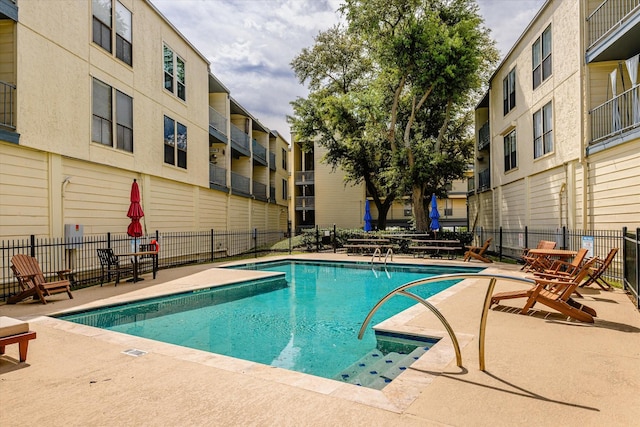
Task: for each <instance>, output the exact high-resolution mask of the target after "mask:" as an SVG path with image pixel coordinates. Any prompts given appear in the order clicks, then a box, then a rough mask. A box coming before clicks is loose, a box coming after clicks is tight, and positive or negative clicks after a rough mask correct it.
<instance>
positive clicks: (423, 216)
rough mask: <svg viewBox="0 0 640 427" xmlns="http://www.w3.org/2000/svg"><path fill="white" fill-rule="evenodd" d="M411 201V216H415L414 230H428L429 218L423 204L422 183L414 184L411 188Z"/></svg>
mask: <svg viewBox="0 0 640 427" xmlns="http://www.w3.org/2000/svg"><path fill="white" fill-rule="evenodd" d="M411 202H412V203H413V216H414V218H415V221H416V222H415V224H416V230H418V231H421V232H427V231H429V219H428V218H427V210H426V209H425V204H424V189H423V188H422V185H414V186H413V188H412V190H411Z"/></svg>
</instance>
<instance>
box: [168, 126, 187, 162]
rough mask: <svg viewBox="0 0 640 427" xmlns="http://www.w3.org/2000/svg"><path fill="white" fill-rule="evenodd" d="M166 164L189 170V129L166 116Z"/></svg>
mask: <svg viewBox="0 0 640 427" xmlns="http://www.w3.org/2000/svg"><path fill="white" fill-rule="evenodd" d="M164 162H165V163H167V164H169V165H173V166H178V167H179V168H183V169H186V168H187V127H186V126H185V125H183V124H182V123H180V122H178V121H176V120H174V119H172V118H171V117H168V116H164Z"/></svg>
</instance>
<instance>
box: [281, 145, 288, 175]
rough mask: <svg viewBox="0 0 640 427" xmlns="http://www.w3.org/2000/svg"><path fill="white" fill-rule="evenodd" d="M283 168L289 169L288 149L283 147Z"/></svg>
mask: <svg viewBox="0 0 640 427" xmlns="http://www.w3.org/2000/svg"><path fill="white" fill-rule="evenodd" d="M282 169H284V170H287V150H285V149H284V148H283V149H282Z"/></svg>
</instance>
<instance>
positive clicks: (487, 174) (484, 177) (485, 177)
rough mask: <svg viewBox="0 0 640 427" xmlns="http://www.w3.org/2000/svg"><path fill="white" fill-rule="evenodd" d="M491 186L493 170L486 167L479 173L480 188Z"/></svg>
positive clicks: (484, 188) (486, 188)
mask: <svg viewBox="0 0 640 427" xmlns="http://www.w3.org/2000/svg"><path fill="white" fill-rule="evenodd" d="M489 188H491V170H490V169H488V168H487V169H485V170H483V171H480V173H478V190H481V191H482V190H488V189H489Z"/></svg>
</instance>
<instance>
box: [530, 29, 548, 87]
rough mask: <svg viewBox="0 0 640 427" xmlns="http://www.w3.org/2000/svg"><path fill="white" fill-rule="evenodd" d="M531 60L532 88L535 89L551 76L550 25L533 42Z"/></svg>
mask: <svg viewBox="0 0 640 427" xmlns="http://www.w3.org/2000/svg"><path fill="white" fill-rule="evenodd" d="M531 62H532V63H533V88H534V89H535V88H537V87H538V86H540V84H541V83H542V82H543V81H545V80H546V79H547V78H548V77H549V76H551V72H552V66H551V65H552V64H551V25H549V26H548V27H547V28H546V29H545V30H544V31H543V32H542V35H541V36H540V37H538V38H537V39H536V41H535V42H533V46H532V47H531Z"/></svg>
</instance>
